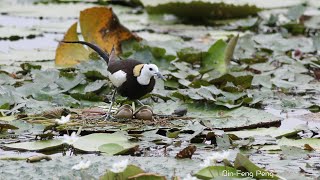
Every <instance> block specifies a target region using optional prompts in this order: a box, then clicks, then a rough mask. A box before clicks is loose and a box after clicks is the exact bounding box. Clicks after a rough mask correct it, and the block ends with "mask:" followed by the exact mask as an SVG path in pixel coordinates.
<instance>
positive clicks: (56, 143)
mask: <svg viewBox="0 0 320 180" xmlns="http://www.w3.org/2000/svg"><path fill="white" fill-rule="evenodd" d="M62 144H63V142H62V141H61V140H56V139H54V140H43V141H33V142H22V143H13V144H6V145H4V146H5V147H8V148H12V149H22V150H28V151H47V150H51V149H57V148H59V147H61V146H62Z"/></svg>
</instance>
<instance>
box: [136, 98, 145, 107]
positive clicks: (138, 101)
mask: <svg viewBox="0 0 320 180" xmlns="http://www.w3.org/2000/svg"><path fill="white" fill-rule="evenodd" d="M135 101H136V102H137V103H139V104H140V105H141V106H144V104H143V103H142V102H141V101H140V100H138V99H137V100H135Z"/></svg>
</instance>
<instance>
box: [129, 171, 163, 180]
mask: <svg viewBox="0 0 320 180" xmlns="http://www.w3.org/2000/svg"><path fill="white" fill-rule="evenodd" d="M128 179H134V180H166V177H165V176H161V175H158V174H153V173H140V174H137V175H135V176H131V177H128Z"/></svg>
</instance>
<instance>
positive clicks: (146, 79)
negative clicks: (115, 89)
mask: <svg viewBox="0 0 320 180" xmlns="http://www.w3.org/2000/svg"><path fill="white" fill-rule="evenodd" d="M143 72H144V71H143V70H142V71H141V74H140V76H138V77H137V81H138V83H139V84H141V85H148V84H149V83H150V79H151V77H152V76H153V75H151V76H150V74H149V73H143Z"/></svg>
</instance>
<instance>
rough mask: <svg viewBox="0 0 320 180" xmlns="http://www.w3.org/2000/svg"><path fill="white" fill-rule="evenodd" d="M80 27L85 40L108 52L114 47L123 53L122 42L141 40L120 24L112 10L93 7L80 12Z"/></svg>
mask: <svg viewBox="0 0 320 180" xmlns="http://www.w3.org/2000/svg"><path fill="white" fill-rule="evenodd" d="M79 19H80V27H81V33H82V35H83V38H84V40H85V41H87V42H91V43H95V44H97V45H98V46H99V47H101V48H102V49H103V50H104V51H106V52H111V49H112V47H113V46H114V47H115V48H116V51H117V53H120V52H121V42H123V41H127V40H131V39H135V40H140V38H139V37H138V36H136V35H134V34H132V33H131V32H130V31H129V30H128V29H127V28H126V27H124V26H123V25H122V24H121V23H120V22H119V19H118V17H117V16H116V15H115V14H114V12H113V10H112V8H108V7H93V8H88V9H85V10H83V11H81V12H80V18H79Z"/></svg>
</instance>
